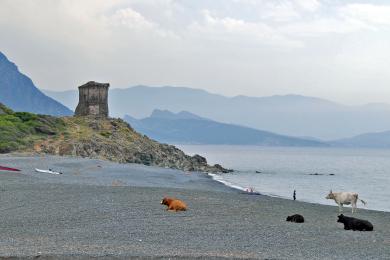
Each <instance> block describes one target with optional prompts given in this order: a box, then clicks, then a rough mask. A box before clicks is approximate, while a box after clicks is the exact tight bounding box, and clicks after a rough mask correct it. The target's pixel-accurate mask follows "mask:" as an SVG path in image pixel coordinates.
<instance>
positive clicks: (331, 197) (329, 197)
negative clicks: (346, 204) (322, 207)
mask: <svg viewBox="0 0 390 260" xmlns="http://www.w3.org/2000/svg"><path fill="white" fill-rule="evenodd" d="M325 199H328V200H332V199H334V194H333V192H332V190H330V191H329V194H328V195H327V196H326V197H325Z"/></svg>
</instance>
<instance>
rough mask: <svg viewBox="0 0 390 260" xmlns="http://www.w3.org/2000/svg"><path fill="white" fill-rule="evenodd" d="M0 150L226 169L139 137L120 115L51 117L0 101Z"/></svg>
mask: <svg viewBox="0 0 390 260" xmlns="http://www.w3.org/2000/svg"><path fill="white" fill-rule="evenodd" d="M0 109H1V111H2V112H3V113H0V153H10V152H31V153H38V154H50V155H60V156H77V157H84V158H94V159H103V160H109V161H114V162H119V163H138V164H144V165H149V166H158V167H165V168H173V169H180V170H184V171H201V172H212V173H217V172H228V171H229V170H228V169H225V168H223V167H222V166H220V165H218V164H216V165H213V166H211V165H209V164H208V163H207V161H206V159H205V158H204V157H202V156H200V155H194V156H189V155H186V154H185V153H184V152H183V151H181V150H179V149H178V148H176V147H175V146H172V145H168V144H161V143H158V142H156V141H154V140H152V139H150V138H148V137H147V136H145V135H141V134H139V133H137V132H136V131H134V130H133V128H132V127H131V126H130V125H129V124H128V123H126V122H124V121H123V120H121V119H114V118H102V117H93V116H82V117H81V116H77V117H61V118H58V117H52V116H47V115H37V114H32V113H27V112H13V111H12V110H10V109H8V108H6V107H5V106H3V105H1V106H0Z"/></svg>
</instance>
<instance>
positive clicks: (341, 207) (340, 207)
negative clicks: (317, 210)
mask: <svg viewBox="0 0 390 260" xmlns="http://www.w3.org/2000/svg"><path fill="white" fill-rule="evenodd" d="M338 204H339V212H343V204H341V203H338Z"/></svg>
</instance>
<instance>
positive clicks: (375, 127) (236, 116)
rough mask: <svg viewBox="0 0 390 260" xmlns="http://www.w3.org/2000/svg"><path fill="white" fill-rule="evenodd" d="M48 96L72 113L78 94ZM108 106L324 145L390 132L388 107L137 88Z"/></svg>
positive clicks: (118, 94) (113, 95)
mask: <svg viewBox="0 0 390 260" xmlns="http://www.w3.org/2000/svg"><path fill="white" fill-rule="evenodd" d="M45 93H46V94H47V95H50V96H52V97H54V98H55V99H57V100H59V101H60V102H63V103H64V104H66V105H67V106H68V107H70V108H72V109H73V108H74V107H75V106H76V105H77V100H78V98H77V97H78V94H77V92H76V91H66V92H52V91H46V92H45ZM145 100H147V102H145ZM109 105H110V113H111V114H112V115H114V116H116V117H123V116H124V115H131V116H133V117H135V118H145V117H148V116H149V115H150V114H151V113H152V112H153V110H154V109H160V110H169V111H172V112H174V113H178V112H180V111H190V112H191V113H194V114H196V115H198V116H200V117H204V118H209V119H212V120H215V121H217V122H223V123H228V124H237V125H242V126H246V127H250V128H255V129H262V130H264V131H269V132H274V133H279V134H282V135H287V136H299V137H301V136H302V137H303V136H304V137H315V138H319V139H323V140H334V139H340V138H345V137H349V136H355V135H359V134H362V133H368V132H382V131H386V130H388V129H390V120H388V119H389V118H390V106H389V105H388V104H369V105H364V106H345V105H342V104H338V103H335V102H331V101H328V100H324V99H320V98H313V97H305V96H299V95H285V96H270V97H247V96H236V97H225V96H222V95H217V94H212V93H209V92H207V91H204V90H200V89H192V88H183V87H147V86H135V87H131V88H127V89H111V90H110V96H109Z"/></svg>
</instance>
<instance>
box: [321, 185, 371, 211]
mask: <svg viewBox="0 0 390 260" xmlns="http://www.w3.org/2000/svg"><path fill="white" fill-rule="evenodd" d="M325 198H326V199H331V200H334V201H335V202H336V203H337V205H339V212H342V211H343V205H344V204H345V205H349V204H351V206H352V214H353V213H354V212H355V211H356V203H357V201H358V200H360V201H361V202H362V203H363V204H364V205H366V204H367V203H366V202H365V201H364V200H361V199H359V195H358V194H357V193H356V192H332V190H331V191H330V192H329V194H328V196H326V197H325Z"/></svg>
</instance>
